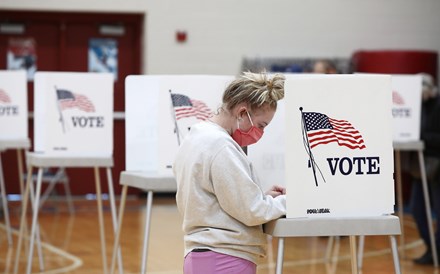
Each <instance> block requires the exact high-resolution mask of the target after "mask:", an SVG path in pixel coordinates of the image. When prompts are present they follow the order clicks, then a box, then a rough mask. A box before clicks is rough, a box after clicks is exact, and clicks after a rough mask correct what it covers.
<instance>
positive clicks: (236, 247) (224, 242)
mask: <svg viewBox="0 0 440 274" xmlns="http://www.w3.org/2000/svg"><path fill="white" fill-rule="evenodd" d="M173 171H174V175H175V177H176V180H177V194H176V201H177V207H178V209H179V212H180V213H181V214H182V216H183V231H184V233H185V236H184V241H185V256H186V254H188V253H189V252H191V250H192V249H194V248H209V249H211V250H213V251H216V252H219V253H223V254H228V255H232V256H236V257H240V258H243V259H246V260H249V261H252V262H254V263H257V261H258V258H259V257H264V256H265V253H266V248H265V245H266V236H265V235H264V233H263V231H262V224H264V223H266V222H268V221H270V220H273V219H277V218H279V217H281V216H283V215H285V214H286V197H285V195H280V196H278V197H276V198H273V197H272V196H270V195H265V194H264V190H263V189H261V185H260V183H259V181H258V179H257V178H256V175H255V173H254V171H253V169H252V164H251V163H250V162H249V160H248V158H247V156H246V154H245V153H244V152H243V150H242V149H241V147H240V146H239V145H238V144H237V143H236V142H235V141H234V140H233V139H232V137H231V136H230V135H229V134H228V133H227V131H226V130H225V129H223V128H222V127H220V126H219V125H217V124H215V123H212V122H201V123H198V124H196V125H193V126H192V128H191V131H190V133H189V134H188V136H187V137H186V138H185V140H184V141H183V142H182V144H181V146H180V148H179V151H178V153H177V156H176V158H175V162H174V166H173Z"/></svg>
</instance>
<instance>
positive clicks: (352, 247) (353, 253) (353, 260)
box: [350, 235, 358, 274]
mask: <svg viewBox="0 0 440 274" xmlns="http://www.w3.org/2000/svg"><path fill="white" fill-rule="evenodd" d="M350 254H351V273H353V274H358V268H357V267H358V265H357V256H356V236H355V235H350Z"/></svg>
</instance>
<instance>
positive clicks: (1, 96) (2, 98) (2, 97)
mask: <svg viewBox="0 0 440 274" xmlns="http://www.w3.org/2000/svg"><path fill="white" fill-rule="evenodd" d="M0 102H2V103H10V102H11V97H9V95H8V94H7V93H6V91H4V90H3V89H0Z"/></svg>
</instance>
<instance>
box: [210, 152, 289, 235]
mask: <svg viewBox="0 0 440 274" xmlns="http://www.w3.org/2000/svg"><path fill="white" fill-rule="evenodd" d="M210 175H211V181H212V184H213V189H214V192H215V195H216V197H217V199H218V202H219V204H220V206H221V207H222V208H223V210H224V211H225V212H227V213H228V214H229V215H231V216H232V217H233V218H235V219H237V220H239V221H240V222H242V223H244V224H245V225H248V226H255V225H261V224H263V223H266V222H268V221H270V220H273V219H277V218H279V217H281V216H283V215H285V214H286V197H285V195H280V196H278V197H276V198H273V197H272V196H270V195H265V194H264V193H263V191H262V189H261V188H260V187H259V185H257V184H256V183H255V182H254V180H253V179H252V171H251V168H250V165H249V163H248V161H247V159H246V156H244V155H243V154H242V153H241V152H240V151H238V150H237V148H235V147H234V146H232V145H231V146H226V147H224V148H222V149H221V150H220V151H219V152H218V153H217V154H216V156H215V157H214V159H213V161H212V164H211V167H210Z"/></svg>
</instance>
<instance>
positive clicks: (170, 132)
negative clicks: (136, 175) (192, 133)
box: [125, 75, 234, 176]
mask: <svg viewBox="0 0 440 274" xmlns="http://www.w3.org/2000/svg"><path fill="white" fill-rule="evenodd" d="M233 79H234V77H233V76H211V75H131V76H128V77H127V78H126V83H125V85H126V89H125V96H126V97H125V104H126V105H125V109H126V170H130V171H147V172H153V173H157V174H162V175H169V176H172V164H173V161H174V156H175V154H176V152H177V149H178V146H179V144H180V142H182V140H183V139H184V138H185V136H186V135H187V134H188V132H189V130H190V128H191V125H193V124H194V123H197V122H199V121H204V120H207V119H208V118H209V117H210V116H211V115H212V114H213V113H214V112H215V111H217V109H218V107H220V106H221V102H222V95H223V92H224V90H225V89H226V87H227V85H228V84H229V83H230V82H231V81H232V80H233Z"/></svg>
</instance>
